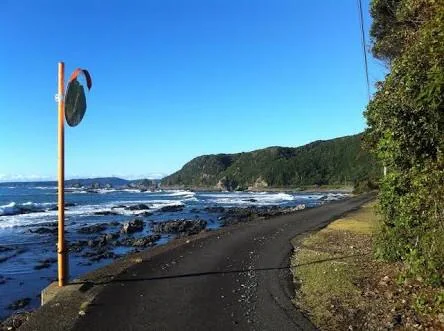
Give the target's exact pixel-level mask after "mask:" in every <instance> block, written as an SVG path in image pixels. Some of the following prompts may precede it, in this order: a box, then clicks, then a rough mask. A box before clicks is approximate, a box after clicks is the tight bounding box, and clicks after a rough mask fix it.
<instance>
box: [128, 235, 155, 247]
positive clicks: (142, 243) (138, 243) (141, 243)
mask: <svg viewBox="0 0 444 331" xmlns="http://www.w3.org/2000/svg"><path fill="white" fill-rule="evenodd" d="M159 239H160V235H159V234H153V235H150V236H146V237H143V238H139V239H135V240H134V241H133V243H132V246H135V247H148V246H153V245H154V244H155V242H156V241H158V240H159Z"/></svg>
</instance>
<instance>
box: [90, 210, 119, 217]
mask: <svg viewBox="0 0 444 331" xmlns="http://www.w3.org/2000/svg"><path fill="white" fill-rule="evenodd" d="M94 215H98V216H112V215H119V213H117V212H115V211H111V210H103V211H96V212H95V213H94Z"/></svg>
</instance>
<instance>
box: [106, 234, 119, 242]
mask: <svg viewBox="0 0 444 331" xmlns="http://www.w3.org/2000/svg"><path fill="white" fill-rule="evenodd" d="M119 235H120V234H119V233H107V234H106V235H105V238H106V240H107V241H108V242H110V241H111V240H114V239H117V238H119Z"/></svg>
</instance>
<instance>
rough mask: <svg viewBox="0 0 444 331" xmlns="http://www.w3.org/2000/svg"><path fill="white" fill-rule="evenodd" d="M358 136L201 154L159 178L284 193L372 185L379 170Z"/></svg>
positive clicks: (167, 183) (166, 181)
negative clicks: (273, 189) (308, 188)
mask: <svg viewBox="0 0 444 331" xmlns="http://www.w3.org/2000/svg"><path fill="white" fill-rule="evenodd" d="M361 139H362V134H358V135H353V136H345V137H341V138H336V139H331V140H324V141H322V140H319V141H315V142H312V143H310V144H307V145H304V146H300V147H296V148H294V147H279V146H275V147H268V148H264V149H260V150H255V151H252V152H246V153H237V154H217V155H203V156H199V157H196V158H194V159H193V160H191V161H190V162H188V163H186V164H185V165H184V166H183V168H182V169H181V170H179V171H177V172H175V173H174V174H172V175H170V176H167V177H165V178H163V179H162V181H161V185H162V187H168V186H170V187H171V186H184V187H196V188H197V187H208V188H220V189H228V190H234V189H247V188H250V189H257V188H267V187H269V188H270V187H276V188H285V187H300V186H308V185H337V184H349V185H350V184H354V183H356V182H360V181H365V180H370V181H375V180H376V179H377V178H378V177H379V175H380V173H381V167H380V166H379V165H378V164H377V163H376V161H375V160H374V159H373V157H371V156H370V155H369V154H368V153H367V152H366V151H364V150H363V149H362V148H361Z"/></svg>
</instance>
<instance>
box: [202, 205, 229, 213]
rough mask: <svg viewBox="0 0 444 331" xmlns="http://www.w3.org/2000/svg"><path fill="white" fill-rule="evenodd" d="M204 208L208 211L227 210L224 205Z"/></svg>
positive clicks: (218, 211)
mask: <svg viewBox="0 0 444 331" xmlns="http://www.w3.org/2000/svg"><path fill="white" fill-rule="evenodd" d="M204 210H205V211H206V212H207V213H223V212H225V208H224V207H218V206H213V207H206V208H205V209H204Z"/></svg>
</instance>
